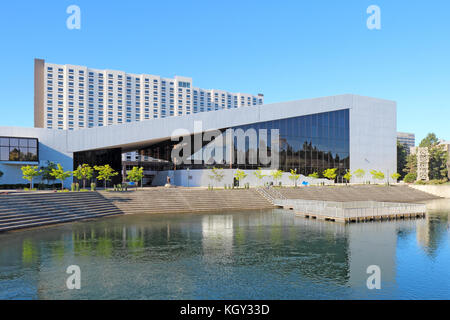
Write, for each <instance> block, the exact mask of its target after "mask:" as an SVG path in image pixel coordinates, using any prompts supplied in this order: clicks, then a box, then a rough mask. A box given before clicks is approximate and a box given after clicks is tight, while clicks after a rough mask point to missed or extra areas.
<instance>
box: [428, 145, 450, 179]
mask: <svg viewBox="0 0 450 320" xmlns="http://www.w3.org/2000/svg"><path fill="white" fill-rule="evenodd" d="M428 154H429V163H428V177H429V178H430V180H441V179H446V178H447V177H448V169H447V162H448V153H447V151H446V150H445V149H444V147H443V146H442V145H435V146H430V147H428Z"/></svg>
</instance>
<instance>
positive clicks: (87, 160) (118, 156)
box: [73, 148, 122, 186]
mask: <svg viewBox="0 0 450 320" xmlns="http://www.w3.org/2000/svg"><path fill="white" fill-rule="evenodd" d="M82 164H88V165H90V166H91V167H94V166H102V165H105V164H109V165H110V166H111V167H112V168H113V169H114V170H115V171H117V172H118V173H119V174H118V175H117V176H114V177H112V178H111V181H110V182H109V183H108V185H111V186H112V185H114V184H118V183H122V150H121V149H117V148H114V149H105V150H95V151H84V152H75V153H74V154H73V167H74V169H76V168H78V166H80V165H82ZM97 174H98V172H97V171H94V180H96V177H97ZM97 186H103V181H100V180H98V181H97Z"/></svg>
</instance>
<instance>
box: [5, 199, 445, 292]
mask: <svg viewBox="0 0 450 320" xmlns="http://www.w3.org/2000/svg"><path fill="white" fill-rule="evenodd" d="M427 208H428V209H427V210H428V215H427V218H426V219H417V220H404V221H403V220H402V221H393V222H370V223H358V224H350V225H342V224H338V223H333V222H322V221H316V220H308V219H305V218H301V217H296V216H295V215H294V214H293V212H292V211H285V210H280V209H276V210H265V211H250V212H249V211H246V212H223V213H214V214H170V215H169V214H161V215H129V216H119V217H113V218H105V219H101V220H96V221H87V222H76V223H71V224H66V225H61V226H53V227H48V228H40V229H34V230H26V231H19V232H14V233H6V234H0V299H450V231H449V226H450V201H449V200H436V201H431V202H428V203H427ZM71 265H77V266H79V267H80V270H81V277H80V278H81V288H80V289H79V290H76V289H75V290H69V289H68V288H67V286H66V280H67V278H68V277H69V276H70V275H69V274H67V273H66V269H67V267H68V266H71ZM371 265H375V266H378V267H379V270H380V279H381V288H380V289H372V290H370V289H368V287H367V284H366V282H367V278H368V277H369V276H370V275H371V274H368V273H367V268H368V267H369V266H371Z"/></svg>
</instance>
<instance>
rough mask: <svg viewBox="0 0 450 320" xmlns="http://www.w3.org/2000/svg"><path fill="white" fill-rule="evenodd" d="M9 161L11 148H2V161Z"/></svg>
mask: <svg viewBox="0 0 450 320" xmlns="http://www.w3.org/2000/svg"><path fill="white" fill-rule="evenodd" d="M8 160H9V147H0V161H8Z"/></svg>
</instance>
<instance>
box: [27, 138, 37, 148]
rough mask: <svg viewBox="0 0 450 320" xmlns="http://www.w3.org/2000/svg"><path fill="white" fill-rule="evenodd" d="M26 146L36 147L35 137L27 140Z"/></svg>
mask: <svg viewBox="0 0 450 320" xmlns="http://www.w3.org/2000/svg"><path fill="white" fill-rule="evenodd" d="M28 146H29V147H32V148H37V141H36V139H30V140H28Z"/></svg>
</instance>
